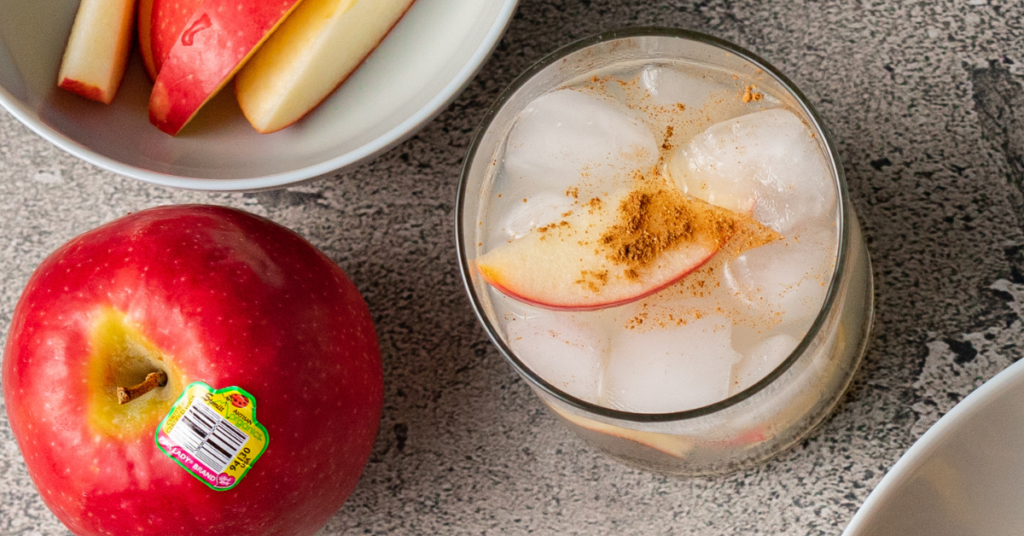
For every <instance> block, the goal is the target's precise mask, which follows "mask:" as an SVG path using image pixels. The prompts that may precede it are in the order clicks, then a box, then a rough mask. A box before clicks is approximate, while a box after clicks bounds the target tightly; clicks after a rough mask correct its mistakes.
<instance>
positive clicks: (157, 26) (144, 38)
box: [139, 0, 202, 80]
mask: <svg viewBox="0 0 1024 536" xmlns="http://www.w3.org/2000/svg"><path fill="white" fill-rule="evenodd" d="M201 3H202V0H139V51H140V52H141V53H142V60H143V62H144V63H145V64H146V72H148V73H149V76H150V78H152V79H153V80H156V77H157V75H158V74H159V73H160V68H161V67H163V64H164V61H166V60H167V55H168V54H169V53H170V51H171V48H173V47H174V43H175V42H176V41H177V40H178V36H180V35H181V32H182V30H184V29H185V23H187V22H188V21H189V19H191V18H192V15H193V14H194V13H195V12H196V10H197V9H199V5H200V4H201Z"/></svg>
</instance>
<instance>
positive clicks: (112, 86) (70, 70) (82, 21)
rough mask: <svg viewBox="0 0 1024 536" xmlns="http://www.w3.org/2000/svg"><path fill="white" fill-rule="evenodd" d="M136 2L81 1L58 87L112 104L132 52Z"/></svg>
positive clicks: (109, 0) (130, 0) (129, 0)
mask: <svg viewBox="0 0 1024 536" xmlns="http://www.w3.org/2000/svg"><path fill="white" fill-rule="evenodd" d="M134 14H135V0H82V3H81V4H79V6H78V13H77V14H76V15H75V23H74V26H72V28H71V37H70V38H68V45H67V48H65V50H64V58H63V60H61V64H60V72H59V74H58V75H57V86H58V87H61V88H63V89H66V90H68V91H71V92H73V93H77V94H78V95H81V96H83V97H85V98H87V99H92V100H95V101H99V102H102V103H104V104H109V103H110V102H111V101H112V100H114V95H115V94H116V93H117V88H118V86H120V85H121V78H122V77H123V76H124V69H125V65H127V62H128V52H129V51H130V50H131V38H132V23H133V22H134V18H135V17H134Z"/></svg>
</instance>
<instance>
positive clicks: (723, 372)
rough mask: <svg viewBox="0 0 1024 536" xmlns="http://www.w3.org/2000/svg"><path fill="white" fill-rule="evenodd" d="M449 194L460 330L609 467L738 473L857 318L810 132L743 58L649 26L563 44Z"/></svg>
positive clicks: (759, 67) (805, 395)
mask: <svg viewBox="0 0 1024 536" xmlns="http://www.w3.org/2000/svg"><path fill="white" fill-rule="evenodd" d="M462 181H463V182H462V185H461V188H460V199H459V203H458V211H459V216H458V218H459V222H458V224H459V229H458V234H459V249H460V261H461V263H462V268H463V273H464V276H465V277H466V283H467V289H468V290H469V292H470V296H471V298H472V300H473V304H474V307H475V308H476V310H477V313H478V315H479V316H480V318H481V321H482V322H483V324H484V326H485V327H486V328H487V330H488V332H489V335H490V336H491V338H492V340H494V342H495V344H497V346H498V347H499V349H500V350H501V351H502V353H503V354H504V355H505V356H506V357H507V358H508V359H509V361H510V362H511V363H512V364H513V366H514V367H515V368H516V370H517V371H519V373H520V374H522V376H523V377H524V378H525V379H526V380H527V381H528V382H529V383H530V385H531V387H533V389H534V390H535V391H536V392H537V393H538V395H539V396H540V397H541V399H542V400H543V401H544V402H545V403H547V405H548V406H549V407H551V408H552V409H553V410H554V412H555V413H556V414H557V415H558V416H559V417H560V418H561V419H563V420H564V421H565V422H566V424H567V425H568V426H569V427H570V428H571V429H573V430H574V431H575V432H576V433H577V434H579V435H580V436H581V437H583V438H584V439H586V440H587V441H589V442H590V443H592V444H593V445H595V446H596V447H598V448H599V449H601V450H602V451H604V452H605V453H607V454H609V455H610V456H612V457H614V458H616V459H619V460H621V461H623V462H626V463H630V464H632V465H636V466H640V467H642V468H646V469H650V470H656V471H663V472H669V473H679V474H704V473H714V472H722V471H728V470H731V469H735V468H738V467H742V466H745V465H748V464H751V463H754V462H757V461H760V460H762V459H765V458H767V457H769V456H771V455H773V454H775V453H777V452H779V451H781V450H782V449H784V448H785V447H786V446H788V445H790V444H792V443H793V442H795V441H797V440H799V439H800V438H801V437H803V436H805V435H806V434H807V433H808V432H809V431H810V430H811V429H812V428H813V427H814V426H815V425H816V424H818V423H819V422H820V421H821V420H822V419H823V418H824V417H825V416H826V415H827V414H828V412H829V411H830V410H831V409H832V408H833V407H834V405H835V404H836V403H837V402H838V400H839V397H840V396H841V395H842V393H843V392H844V391H845V389H846V387H847V386H848V385H849V382H850V380H851V378H852V375H853V372H854V371H855V369H856V367H857V364H858V363H859V361H860V358H861V356H862V354H863V351H864V348H865V342H866V339H867V333H868V330H869V327H870V320H871V311H872V297H871V291H872V290H871V278H870V264H869V261H868V257H867V252H866V249H865V247H864V242H863V239H862V238H861V235H860V230H859V226H858V224H857V222H856V218H855V216H854V214H853V212H852V208H851V207H850V205H849V202H848V201H847V199H846V188H845V183H844V181H843V178H842V172H841V167H840V166H839V163H838V157H837V156H836V154H835V151H834V148H833V147H832V146H831V144H830V142H829V140H828V137H827V133H826V132H825V131H824V129H822V128H821V127H820V125H819V122H818V120H817V117H816V116H815V114H814V112H813V110H811V108H810V106H809V105H807V103H806V102H805V100H804V99H803V97H802V96H801V95H800V94H799V93H798V92H797V91H796V90H795V89H794V88H793V87H792V85H791V84H789V83H788V81H786V80H785V78H784V77H782V76H781V75H779V74H777V73H775V72H774V70H772V69H771V67H770V66H768V65H766V64H765V63H764V62H763V61H761V60H758V59H757V58H755V57H753V56H752V55H750V54H749V53H747V52H744V51H742V50H739V49H738V48H735V47H733V46H731V45H728V44H726V43H723V42H720V41H717V40H714V39H711V38H707V37H705V36H701V35H699V34H692V33H687V32H679V31H672V30H650V29H646V30H645V29H641V30H627V31H620V32H612V33H609V34H603V35H601V36H596V37H594V38H590V39H587V40H584V41H581V42H578V43H575V44H573V45H570V46H569V47H566V49H563V50H562V51H559V52H556V53H555V54H553V55H552V56H551V57H549V58H546V59H545V60H542V62H541V63H540V64H538V65H537V66H535V67H533V68H532V69H531V70H530V71H529V72H528V73H526V74H524V75H523V76H522V77H520V79H519V80H518V81H517V82H516V83H515V84H513V86H512V87H511V88H510V89H509V90H507V91H506V93H505V94H504V95H503V97H502V98H501V99H499V103H498V104H496V105H495V107H494V108H493V109H492V110H491V113H490V115H489V117H488V120H487V121H486V122H485V127H484V128H483V129H482V130H481V132H480V134H479V135H478V137H477V139H476V141H475V142H474V146H473V148H472V149H471V152H470V155H469V157H468V159H467V163H466V167H465V170H464V172H463V178H462Z"/></svg>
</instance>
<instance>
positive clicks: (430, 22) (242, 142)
mask: <svg viewBox="0 0 1024 536" xmlns="http://www.w3.org/2000/svg"><path fill="white" fill-rule="evenodd" d="M516 3H517V0H487V1H482V0H417V2H416V3H415V4H413V6H412V8H411V9H410V10H409V12H408V13H406V15H405V17H403V18H402V20H401V21H400V22H399V24H398V25H397V26H396V27H395V28H394V30H393V31H392V32H391V34H390V35H389V36H388V38H387V39H386V40H385V41H384V42H383V43H382V44H381V46H380V47H379V48H378V49H377V50H376V51H375V52H374V53H373V54H372V55H371V56H370V57H369V58H368V59H367V60H366V62H365V63H364V64H363V66H362V67H361V68H360V69H359V70H358V71H356V72H355V73H354V74H353V75H352V77H351V78H349V80H348V81H347V82H346V83H345V84H344V85H343V86H342V87H341V88H340V89H339V90H338V91H336V92H335V93H334V95H332V96H331V97H330V98H328V99H327V100H326V101H324V102H323V103H322V104H321V106H320V107H318V108H317V109H316V110H314V111H313V112H312V113H311V114H310V115H308V116H307V117H305V118H304V119H303V120H301V121H299V122H298V123H297V124H295V125H293V126H291V127H289V128H286V129H284V130H281V131H279V132H276V133H274V134H259V133H257V132H256V131H255V130H253V129H252V127H250V126H249V124H248V123H247V122H246V120H245V118H244V117H242V114H241V111H240V110H239V108H238V104H237V103H236V102H235V99H234V90H233V87H232V86H231V85H229V86H227V87H225V89H224V90H223V91H221V92H220V94H219V95H218V96H217V97H215V98H214V99H213V100H212V101H211V102H210V103H208V104H207V105H206V106H205V107H204V108H203V109H202V110H201V111H200V113H199V115H197V116H196V118H195V119H194V120H193V122H192V123H190V124H189V125H188V126H187V127H186V128H185V130H183V131H182V132H181V133H180V134H179V135H178V136H177V137H174V138H172V137H170V136H168V135H166V134H164V133H162V132H160V131H159V130H157V129H156V128H155V127H153V126H152V125H150V124H149V118H148V113H147V106H148V101H149V93H150V89H151V87H152V84H151V82H150V80H149V78H148V77H147V76H146V74H145V69H144V68H143V66H142V60H141V58H140V57H139V55H138V53H137V52H133V57H132V61H131V63H130V64H129V66H128V72H127V73H126V75H125V79H124V81H123V82H122V84H121V88H120V90H119V91H118V94H117V97H116V98H115V100H114V102H113V103H111V104H110V105H103V104H98V103H94V102H91V101H87V100H85V99H82V98H79V97H77V96H75V95H72V94H70V93H68V92H65V91H63V90H59V89H57V88H56V80H57V70H58V68H59V66H60V60H61V56H62V55H63V52H64V46H65V43H66V42H67V38H68V34H69V33H70V30H71V25H72V23H73V22H74V17H75V12H76V11H77V9H78V2H67V1H59V0H37V1H32V2H25V1H23V0H0V105H3V107H4V108H6V109H7V110H8V111H9V112H10V113H11V114H13V115H14V116H15V117H17V118H18V119H19V120H20V121H21V122H23V123H25V125H27V126H28V127H29V128H31V129H32V130H34V131H35V132H36V133H38V134H39V135H40V136H42V137H44V138H46V139H47V140H49V141H50V142H52V143H54V144H55V145H57V146H58V147H60V148H61V149H64V150H65V151H68V152H69V153H71V154H74V155H75V156H78V157H80V158H82V159H84V160H87V161H89V162H91V163H93V164H96V165H97V166H100V167H103V168H106V169H108V170H110V171H113V172H116V173H120V174H122V175H127V176H129V177H134V178H136V179H141V180H144V181H148V182H152V183H156V184H162V185H168V186H176V187H182V188H192V189H198V190H258V189H266V188H275V187H280V186H284V185H288V184H292V183H295V182H298V181H302V180H305V179H310V178H314V177H317V176H320V175H323V174H326V173H329V172H331V171H334V170H337V169H339V168H343V167H345V166H349V165H352V164H355V163H356V162H359V161H361V160H363V159H366V158H369V157H371V156H374V155H376V154H378V153H380V152H382V151H384V150H386V149H388V148H390V147H392V146H394V145H395V144H397V143H399V142H401V141H402V140H403V139H405V138H406V137H408V136H411V135H412V134H413V133H415V132H416V131H417V130H418V129H419V128H420V127H422V126H423V125H425V124H426V123H427V122H428V121H430V119H432V118H433V117H434V116H435V115H437V114H438V113H439V112H440V111H441V110H442V109H443V108H444V107H445V106H447V105H448V103H450V102H451V101H452V100H453V99H454V98H455V96H456V95H457V94H458V93H459V92H460V91H461V90H462V89H463V88H464V87H465V86H466V85H467V84H468V83H469V81H470V80H471V78H472V77H473V75H474V74H475V73H476V72H477V70H478V69H479V68H480V67H481V66H482V64H483V62H484V61H485V60H486V59H487V57H488V56H489V55H490V53H491V51H492V50H493V49H494V47H495V46H496V45H497V43H498V41H499V39H500V38H501V35H502V33H503V32H504V30H505V27H506V26H507V25H508V22H509V21H510V20H511V18H512V14H513V12H514V11H515V7H516Z"/></svg>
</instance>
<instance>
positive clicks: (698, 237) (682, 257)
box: [476, 187, 779, 310]
mask: <svg viewBox="0 0 1024 536" xmlns="http://www.w3.org/2000/svg"><path fill="white" fill-rule="evenodd" d="M738 236H743V237H744V241H745V244H746V247H754V246H755V245H760V244H763V243H767V242H770V241H772V240H775V239H777V238H778V237H779V235H778V233H775V232H774V231H772V230H771V229H768V228H766V227H764V226H762V225H760V224H759V223H757V222H756V221H754V220H753V218H751V217H750V216H748V215H744V214H739V213H735V212H732V211H729V210H726V209H723V208H719V207H716V206H713V205H710V204H708V203H705V202H703V201H700V200H698V199H695V198H692V197H688V196H686V195H684V194H683V193H681V192H680V191H678V190H677V189H674V188H668V187H665V188H661V189H637V190H634V191H631V192H629V193H628V194H621V193H620V194H617V195H613V196H610V197H608V198H607V199H601V198H594V199H591V200H590V201H587V202H585V203H580V204H579V205H577V206H575V208H574V209H573V210H572V211H571V212H568V213H566V214H565V215H564V216H563V219H562V220H560V221H558V222H554V223H551V224H548V225H545V226H543V227H538V228H536V229H534V230H533V231H531V232H530V233H528V234H527V235H525V236H523V237H522V238H520V239H518V240H515V241H513V242H509V243H507V244H504V245H502V246H499V247H497V248H495V249H493V250H491V251H490V252H488V253H487V254H485V255H483V256H481V257H479V258H478V259H477V260H476V267H477V269H478V270H479V272H480V274H481V276H482V277H483V278H484V280H485V281H487V283H489V284H490V285H492V286H493V287H495V288H496V289H498V290H499V291H501V292H502V293H504V294H506V295H508V296H510V297H512V298H515V299H517V300H520V301H523V302H527V303H531V304H533V305H537V306H540V307H545V308H549V309H573V310H592V309H601V308H605V307H611V306H615V305H621V304H625V303H629V302H631V301H635V300H639V299H641V298H643V297H645V296H648V295H650V294H652V293H654V292H657V291H658V290H660V289H662V288H664V287H666V286H668V285H671V284H673V283H675V282H676V281H678V280H679V279H681V278H683V277H685V276H686V275H687V274H689V273H690V272H692V271H694V270H696V269H697V268H699V267H700V266H701V265H703V264H704V263H705V262H707V261H708V260H709V259H711V257H713V256H714V255H715V253H716V252H718V251H719V250H720V249H721V248H722V247H723V246H724V245H725V244H726V243H727V242H729V240H730V239H733V238H734V237H738Z"/></svg>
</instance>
